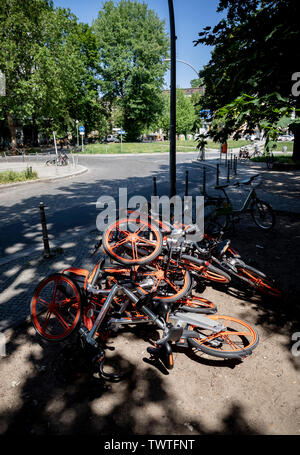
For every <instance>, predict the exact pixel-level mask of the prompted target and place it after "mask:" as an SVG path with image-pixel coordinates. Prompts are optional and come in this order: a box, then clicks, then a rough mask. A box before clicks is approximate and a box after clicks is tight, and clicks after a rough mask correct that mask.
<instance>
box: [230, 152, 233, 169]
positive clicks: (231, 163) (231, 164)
mask: <svg viewBox="0 0 300 455" xmlns="http://www.w3.org/2000/svg"><path fill="white" fill-rule="evenodd" d="M232 166H233V162H232V153H230V169H232Z"/></svg>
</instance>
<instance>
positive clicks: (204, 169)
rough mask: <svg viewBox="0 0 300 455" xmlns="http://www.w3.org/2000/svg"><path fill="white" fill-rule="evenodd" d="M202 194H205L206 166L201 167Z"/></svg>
mask: <svg viewBox="0 0 300 455" xmlns="http://www.w3.org/2000/svg"><path fill="white" fill-rule="evenodd" d="M202 179H203V181H202V194H203V196H205V194H206V168H205V167H203V175H202Z"/></svg>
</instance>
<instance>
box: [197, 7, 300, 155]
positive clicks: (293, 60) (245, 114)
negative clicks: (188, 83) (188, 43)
mask: <svg viewBox="0 0 300 455" xmlns="http://www.w3.org/2000/svg"><path fill="white" fill-rule="evenodd" d="M225 10H226V11H227V17H226V19H222V20H221V21H220V22H219V23H218V24H217V25H216V26H215V27H213V28H211V27H205V28H204V29H203V30H202V32H201V33H199V39H198V40H197V41H196V42H195V45H197V44H199V43H202V44H206V45H209V46H214V50H213V52H212V56H211V59H210V61H209V63H208V64H207V65H206V66H205V67H204V69H203V71H201V72H200V77H201V78H203V79H204V84H205V87H206V90H205V97H204V100H203V101H204V103H203V107H204V108H205V109H208V110H210V112H211V113H213V117H212V119H213V124H212V129H211V135H212V137H213V138H214V139H215V140H226V138H227V137H228V136H229V135H230V134H232V133H236V136H238V135H239V134H240V133H241V131H242V130H243V131H245V132H252V131H253V130H254V128H255V125H259V126H260V127H261V128H263V129H264V130H265V133H266V135H267V138H268V139H270V138H271V139H272V138H273V139H274V138H276V135H277V134H278V133H279V132H280V130H281V128H283V127H289V128H290V129H291V130H292V131H293V132H294V134H295V142H294V157H297V156H298V157H299V155H300V144H299V141H300V137H299V134H300V131H299V121H300V119H299V112H300V111H299V109H300V97H299V96H298V97H295V96H294V95H293V93H292V84H293V82H292V75H293V74H294V73H295V72H296V71H297V69H298V68H297V65H298V60H299V49H300V28H299V23H298V20H299V19H298V18H299V17H300V2H299V1H297V0H288V1H287V0H261V1H259V0H247V1H246V0H220V1H219V7H218V11H225ZM295 110H296V111H295ZM294 111H295V112H296V115H294V116H293V115H292V114H293V112H294ZM245 127H246V129H245Z"/></svg>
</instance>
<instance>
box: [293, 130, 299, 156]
mask: <svg viewBox="0 0 300 455" xmlns="http://www.w3.org/2000/svg"><path fill="white" fill-rule="evenodd" d="M293 133H294V147H293V160H294V161H296V160H297V161H300V124H299V123H297V124H295V125H294V128H293Z"/></svg>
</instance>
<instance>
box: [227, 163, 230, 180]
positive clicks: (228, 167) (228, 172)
mask: <svg viewBox="0 0 300 455" xmlns="http://www.w3.org/2000/svg"><path fill="white" fill-rule="evenodd" d="M229 182H230V163H228V164H227V183H229Z"/></svg>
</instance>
